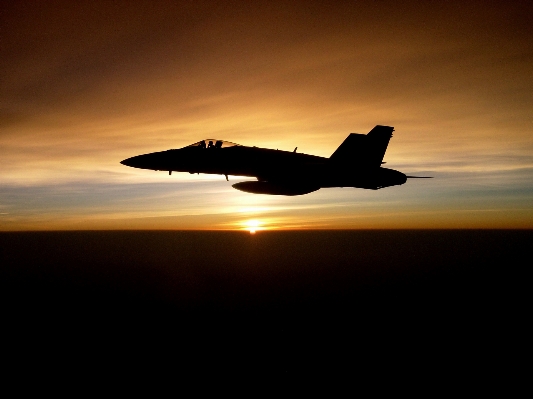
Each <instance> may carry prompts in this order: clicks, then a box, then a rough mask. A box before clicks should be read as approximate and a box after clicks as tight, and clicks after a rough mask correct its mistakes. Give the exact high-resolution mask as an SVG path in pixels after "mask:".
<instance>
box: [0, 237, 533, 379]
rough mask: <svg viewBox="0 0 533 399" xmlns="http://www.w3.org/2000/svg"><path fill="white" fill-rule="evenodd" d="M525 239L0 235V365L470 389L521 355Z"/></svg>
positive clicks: (527, 241)
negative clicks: (407, 381) (413, 382)
mask: <svg viewBox="0 0 533 399" xmlns="http://www.w3.org/2000/svg"><path fill="white" fill-rule="evenodd" d="M532 239H533V231H511V230H509V231H508V230H495V231H488V230H485V231H475V230H462V231H459V230H457V231H305V232H258V233H257V234H255V235H250V234H248V233H242V232H159V231H139V232H104V231H94V232H28V233H0V264H1V266H0V289H1V301H2V302H1V303H2V305H1V312H2V319H3V322H2V325H3V327H2V329H3V331H4V334H3V336H4V338H3V340H4V344H5V345H4V346H5V347H4V362H6V361H7V362H8V364H10V365H11V366H12V367H15V368H17V367H18V368H19V369H20V368H22V369H24V370H26V368H27V367H30V368H32V367H33V368H34V369H35V370H39V369H43V368H44V369H48V368H49V367H51V366H50V363H49V360H50V359H55V360H59V363H60V364H62V366H61V368H60V369H58V370H61V372H72V370H75V369H77V368H80V367H83V365H86V364H94V362H97V363H98V364H99V365H100V366H99V369H100V368H102V369H115V367H116V368H120V369H123V368H124V367H126V368H133V369H135V368H140V369H142V368H144V367H152V366H154V365H160V366H164V365H166V364H168V362H170V364H171V365H172V366H175V367H181V368H184V369H187V370H188V371H189V372H193V373H194V372H198V373H202V374H206V373H215V374H216V373H220V372H223V373H235V375H238V374H239V373H243V372H244V373H254V372H257V373H259V372H265V371H267V372H270V373H274V374H279V375H293V374H299V373H304V374H305V373H308V372H311V373H313V372H315V373H318V374H320V373H322V372H324V371H334V372H337V371H340V372H347V373H355V374H356V373H358V372H357V371H356V370H358V369H361V368H364V369H365V370H366V372H367V373H368V372H370V373H372V372H373V371H374V372H376V373H383V372H384V370H389V371H390V372H392V373H395V372H401V373H406V374H408V375H410V376H411V378H415V379H418V378H428V377H432V378H435V376H436V375H437V376H439V377H437V378H444V379H448V380H457V379H472V378H473V377H472V372H473V371H474V370H475V371H476V372H478V371H479V370H481V371H482V372H485V373H491V372H494V370H500V368H501V367H503V366H502V365H503V363H502V362H508V361H510V360H511V358H510V356H514V355H515V354H516V350H519V349H518V348H517V347H516V345H517V344H516V342H517V340H518V339H519V336H520V334H522V333H523V330H522V327H523V326H524V325H525V322H526V320H527V319H529V317H528V315H529V312H526V314H521V310H522V309H524V308H525V306H524V304H523V303H524V302H525V294H524V293H522V292H521V290H520V288H519V287H520V286H521V284H520V283H521V282H522V283H523V282H524V278H525V274H526V273H525V271H524V269H525V267H526V265H527V264H528V262H530V257H529V254H530V247H531V245H530V243H531V242H532ZM528 259H529V260H528ZM6 359H7V360H6ZM54 364H56V363H54ZM69 369H71V370H70V371H68V370H69ZM394 370H396V371H394ZM355 374H353V375H355ZM491 375H492V374H491Z"/></svg>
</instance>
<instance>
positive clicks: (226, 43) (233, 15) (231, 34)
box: [0, 1, 533, 229]
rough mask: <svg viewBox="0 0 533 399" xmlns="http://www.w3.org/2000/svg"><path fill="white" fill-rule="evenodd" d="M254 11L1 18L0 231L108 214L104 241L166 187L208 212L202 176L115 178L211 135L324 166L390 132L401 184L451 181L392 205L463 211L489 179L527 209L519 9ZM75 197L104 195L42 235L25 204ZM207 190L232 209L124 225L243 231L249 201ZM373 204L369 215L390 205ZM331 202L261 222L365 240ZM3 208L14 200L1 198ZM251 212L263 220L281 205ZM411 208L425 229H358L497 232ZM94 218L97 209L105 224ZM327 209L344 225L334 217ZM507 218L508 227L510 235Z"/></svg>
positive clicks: (28, 10)
mask: <svg viewBox="0 0 533 399" xmlns="http://www.w3.org/2000/svg"><path fill="white" fill-rule="evenodd" d="M253 4H254V5H253V6H252V4H251V3H250V4H248V3H246V2H223V3H219V2H185V1H184V2H170V1H169V2H164V1H161V2H157V3H153V2H134V3H131V2H124V3H121V2H112V3H109V2H76V3H72V2H65V1H57V2H5V3H3V4H2V6H1V7H2V10H1V12H0V15H1V16H0V18H1V20H0V21H1V26H2V41H1V43H0V60H1V61H0V79H1V80H0V82H1V84H0V105H1V106H0V159H1V160H2V161H1V167H2V168H1V172H0V189H1V190H2V197H1V198H0V207H1V208H0V210H2V209H6V208H9V212H11V213H9V212H7V211H6V212H7V213H9V214H11V215H12V212H15V213H17V212H19V213H18V214H19V216H18V217H17V218H16V219H9V220H10V221H9V222H8V221H7V216H6V212H3V213H2V215H0V228H1V229H21V228H29V229H33V228H43V229H46V228H70V227H68V226H70V225H71V224H69V223H71V222H65V223H63V224H61V223H59V224H58V223H56V222H54V223H55V224H53V223H52V224H51V222H50V220H62V219H61V218H62V217H63V216H64V219H65V220H67V219H68V220H70V221H72V223H73V224H76V222H75V221H76V218H77V217H78V216H79V217H80V218H81V217H82V215H89V216H83V218H84V220H89V219H90V220H91V222H90V223H85V224H84V223H81V224H80V223H78V225H80V226H83V227H80V228H86V227H87V226H89V225H90V226H97V227H98V226H100V227H102V226H104V224H102V223H103V222H95V220H100V221H101V220H103V219H105V218H106V217H107V216H102V215H103V214H105V215H107V214H108V213H109V214H113V215H114V216H113V218H112V221H111V218H109V220H108V219H106V220H107V221H106V222H105V227H106V228H121V224H120V223H121V222H123V221H125V220H130V219H131V215H132V213H131V212H134V213H135V212H137V211H136V210H135V209H136V205H135V204H136V203H137V201H140V199H139V198H137V197H136V195H137V194H136V191H135V189H133V187H134V186H135V185H136V184H139V185H140V186H139V187H145V186H143V185H146V184H148V183H150V182H153V184H157V185H158V187H166V186H167V185H168V184H170V183H169V182H170V181H172V185H173V187H174V188H173V189H175V190H176V193H178V194H179V193H183V194H185V193H188V194H187V195H186V197H187V198H203V196H206V195H207V196H209V194H206V190H207V191H208V190H209V184H207V185H205V184H203V181H204V180H201V179H200V180H198V176H188V175H178V176H174V175H173V176H172V177H171V179H172V180H169V177H168V176H166V175H165V174H164V173H160V174H158V173H156V172H147V171H138V170H133V169H131V168H126V167H124V166H122V165H120V164H119V161H120V160H122V159H124V158H127V157H129V156H132V155H136V154H140V153H147V152H151V151H160V150H165V149H168V148H179V147H182V146H185V145H187V144H190V143H192V142H195V141H198V140H199V139H202V138H207V137H215V138H222V139H225V140H229V141H233V142H237V143H242V144H244V145H256V146H261V147H270V148H279V149H285V150H292V149H293V148H294V147H296V146H298V148H299V151H301V152H305V153H310V154H315V155H321V156H329V155H331V153H332V152H333V151H334V150H335V148H336V147H337V146H338V145H339V144H340V143H341V142H342V140H344V138H345V137H346V136H347V135H348V133H350V132H359V133H366V132H367V131H368V130H370V129H371V128H372V127H373V126H374V125H376V124H386V125H391V126H395V128H396V132H395V135H394V138H393V139H392V140H391V143H390V145H389V149H388V151H387V155H386V159H385V160H386V161H387V166H390V167H392V168H397V169H399V170H402V171H404V172H406V173H408V174H415V173H416V172H422V173H423V174H430V175H435V176H442V175H441V174H442V173H444V174H445V175H446V176H451V177H450V179H451V180H450V181H452V183H449V181H448V180H446V182H443V181H442V180H440V181H437V179H434V180H432V181H431V183H427V182H424V183H423V184H420V181H416V182H415V181H413V182H412V181H409V182H408V183H407V184H406V185H405V186H402V187H398V188H394V190H395V191H394V192H395V195H398V193H399V192H401V190H405V192H409V195H407V196H406V197H405V198H404V200H405V201H406V202H408V201H412V200H413V198H415V197H416V195H421V194H420V193H421V192H422V191H423V190H431V191H434V190H439V189H438V187H441V186H444V187H446V188H447V189H449V190H450V191H449V192H454V193H456V195H458V196H461V195H465V194H464V192H465V191H462V190H461V189H462V188H465V190H466V191H468V189H467V188H468V187H469V186H471V185H476V184H477V183H476V182H477V181H479V180H481V181H484V180H486V179H493V180H494V181H495V182H498V181H500V180H499V179H500V177H499V176H500V174H499V173H500V171H507V172H506V173H507V175H506V177H505V179H508V181H513V182H515V183H514V184H515V186H513V187H514V190H515V192H516V193H521V194H517V195H519V196H521V197H520V198H522V200H521V201H522V202H521V203H527V201H531V193H530V191H531V190H529V189H526V190H524V186H525V187H527V188H530V187H531V183H530V182H531V181H533V179H532V178H533V173H532V164H533V162H532V160H533V135H531V129H532V125H531V121H532V119H531V117H532V115H531V110H532V109H533V107H532V105H533V101H532V93H533V81H532V78H531V72H530V71H531V70H532V69H533V44H532V42H531V41H530V40H528V38H530V37H531V36H532V33H533V32H532V27H531V24H530V21H529V15H531V11H532V8H531V5H530V4H529V3H528V2H515V3H513V4H506V5H503V4H502V5H501V6H499V5H498V4H496V5H494V4H492V5H490V6H487V5H486V4H485V3H476V2H468V4H464V3H463V2H446V3H445V4H420V3H418V2H412V3H409V2H408V3H403V4H402V5H399V4H397V3H392V2H391V3H386V2H385V3H384V2H380V3H377V4H376V3H374V2H355V3H354V2H338V3H336V5H335V6H333V7H332V6H331V5H329V4H327V3H323V2H318V1H317V2H313V1H312V2H291V3H290V4H285V2H260V3H253ZM256 4H257V5H256ZM513 171H516V172H513ZM453 176H462V177H461V178H457V179H455V180H454V179H453V178H452V177H453ZM464 176H468V178H463V177H464ZM491 176H492V177H491ZM524 176H525V177H524ZM213 178H215V181H216V177H213V176H207V177H205V178H204V179H208V180H212V179H213ZM80 182H82V184H89V185H91V187H101V189H96V191H97V192H99V193H100V194H99V195H98V196H96V195H94V196H89V197H88V198H87V200H86V201H85V200H82V199H81V197H78V196H76V195H74V196H73V198H77V199H76V201H74V202H72V203H71V204H70V205H69V206H68V207H67V206H66V205H64V204H63V202H62V200H61V201H59V203H60V204H63V205H61V206H57V207H56V208H54V210H53V212H52V213H53V216H52V217H51V218H50V219H46V218H44V217H43V219H42V220H40V219H38V216H39V215H44V213H41V212H45V209H46V208H47V205H46V204H47V202H46V201H48V200H43V202H39V201H38V200H37V199H36V200H32V201H30V202H28V203H27V202H25V201H22V198H23V197H24V195H32V190H40V189H43V190H45V191H46V192H47V193H48V194H46V195H45V196H44V197H45V198H47V195H51V196H53V193H54V192H56V193H57V196H58V197H59V198H62V196H63V195H64V192H65V191H64V190H65V187H69V185H70V186H72V187H76V186H77V185H78V184H80ZM83 182H84V183H83ZM195 182H198V183H197V184H196V183H195ZM216 184H217V185H216V187H219V186H218V184H219V183H216ZM221 184H225V182H222V183H221ZM449 184H451V186H450V185H449ZM113 185H117V186H118V187H122V188H126V187H127V188H128V189H127V190H124V193H123V195H124V196H123V199H124V201H125V204H127V203H128V201H131V208H132V210H126V209H128V206H127V205H124V204H122V205H121V206H120V207H119V206H118V205H117V204H116V203H115V202H113V200H111V198H113V195H114V194H113V192H114V189H111V188H110V187H112V186H113ZM415 186H416V189H415V188H414V187H415ZM221 187H223V188H221V189H223V190H227V191H224V193H226V192H227V193H228V194H224V195H225V196H227V198H228V202H229V203H230V204H229V205H228V206H229V208H227V209H232V210H231V211H221V208H220V207H219V206H217V204H216V202H215V201H213V202H209V201H207V202H202V201H201V200H197V201H196V202H197V203H198V204H201V205H198V206H196V207H195V209H196V211H195V214H194V215H188V216H187V217H186V219H187V221H186V222H185V221H184V220H185V219H183V218H185V215H182V214H179V215H177V216H176V218H175V219H174V222H169V221H164V222H162V219H160V218H159V216H157V215H160V214H162V213H165V212H166V210H165V209H167V208H165V206H166V205H165V202H164V201H163V200H161V198H160V197H157V195H158V194H157V193H158V192H159V191H158V190H159V189H155V191H156V194H155V196H156V197H157V199H154V200H153V201H151V202H150V207H149V208H148V209H146V210H145V211H144V212H146V221H145V222H143V223H142V224H137V225H136V224H131V223H130V225H131V226H133V225H135V226H137V227H139V226H140V227H143V228H148V227H149V226H150V223H153V226H152V228H159V227H161V228H163V227H164V228H221V226H233V225H234V224H232V223H237V224H238V223H239V220H240V219H239V218H240V217H241V216H242V215H240V214H239V212H237V211H234V210H233V209H235V208H238V206H237V207H235V206H232V205H231V203H234V204H239V203H240V202H241V201H248V200H244V198H247V196H246V195H242V194H241V193H237V192H235V193H234V192H233V191H234V190H232V189H229V188H227V187H226V186H221ZM411 187H413V188H411ZM24 190H28V191H24ZM119 190H120V188H119ZM165 190H166V189H165ZM397 190H400V191H397ZM412 190H415V192H413V191H412ZM502 190H503V191H502V192H507V191H506V190H507V188H502ZM141 191H142V190H141ZM386 191H387V190H380V191H379V192H378V194H379V195H376V196H371V198H372V200H371V201H378V199H379V198H388V196H389V195H388V194H386ZM329 192H331V193H332V194H327V193H329ZM338 192H339V190H321V191H319V192H318V193H314V194H310V195H309V196H305V197H297V198H292V199H290V200H288V199H283V201H282V202H283V203H284V205H283V206H281V207H280V208H274V209H276V211H275V212H277V213H276V214H275V215H274V214H272V215H270V217H272V218H275V220H277V221H278V222H276V223H277V224H275V226H279V227H284V226H286V227H289V226H304V227H305V226H307V227H331V228H336V227H338V228H340V227H342V228H345V227H361V226H362V224H360V223H359V222H358V221H357V220H359V219H357V218H356V217H355V216H353V215H354V214H355V213H357V212H359V208H358V206H359V205H360V201H361V198H366V196H367V195H368V194H367V193H366V192H364V191H363V190H352V191H350V194H349V195H345V194H344V192H343V194H342V195H339V194H338ZM23 193H26V194H23ZM416 193H418V194H416ZM483 193H484V194H483ZM411 195H412V196H411ZM443 195H444V196H445V197H446V198H449V196H448V195H446V194H443ZM478 195H479V196H481V197H482V196H483V195H485V196H486V198H494V195H495V193H494V192H493V191H491V190H487V191H483V190H481V191H480V193H479V194H478ZM21 196H22V197H21ZM15 197H16V198H18V199H17V201H12V200H10V199H9V198H15ZM248 197H249V196H248ZM422 197H424V195H423V194H422ZM496 197H497V198H498V200H497V201H495V202H494V203H493V204H492V206H491V207H488V206H487V205H486V204H484V203H483V201H481V202H480V201H477V200H476V201H474V200H471V199H469V197H468V196H465V197H463V198H464V199H465V201H467V202H468V201H473V202H470V203H471V205H472V207H471V208H472V209H478V208H479V209H480V210H483V209H489V208H490V209H496V210H498V209H500V210H502V212H504V210H506V209H508V208H509V206H508V203H507V201H508V197H506V194H503V195H501V196H496ZM250 198H254V200H253V201H256V202H257V203H259V204H263V203H264V202H266V203H270V202H269V201H274V202H276V201H278V200H277V199H276V200H273V199H271V200H263V199H262V196H251V197H250ZM424 198H426V200H425V202H422V203H417V206H418V207H420V208H419V210H417V211H416V212H422V213H423V212H425V210H427V215H426V216H424V217H418V216H416V215H415V216H413V213H410V212H412V211H407V210H406V209H405V204H403V205H402V204H399V203H397V202H395V203H389V204H380V206H381V208H379V209H381V211H382V212H383V214H390V215H402V212H405V213H404V214H403V215H404V216H395V217H394V218H393V217H390V218H389V219H387V218H383V217H380V216H379V211H376V212H375V213H369V214H367V216H365V218H366V219H367V220H368V224H365V225H364V226H366V227H368V226H372V223H375V226H382V227H387V222H386V220H391V221H392V220H393V219H394V220H397V222H391V224H390V227H396V226H403V227H409V226H410V222H409V221H410V220H418V222H416V223H414V222H413V223H414V224H413V226H416V227H424V226H426V227H431V226H434V225H438V226H458V227H460V226H461V223H465V226H468V227H470V226H475V225H479V226H489V225H491V223H492V222H490V220H494V223H495V224H497V225H498V226H503V227H505V226H506V220H507V219H506V218H505V217H500V216H498V217H496V218H494V217H493V216H491V215H492V213H491V212H486V213H485V214H484V217H485V216H486V217H487V221H483V223H481V222H480V218H479V217H478V216H475V217H474V216H472V217H473V220H475V222H465V220H467V219H468V217H466V216H464V215H463V213H461V215H457V217H456V219H454V218H455V216H453V215H454V214H453V212H448V213H447V205H446V203H443V202H435V201H436V199H434V198H432V197H431V196H428V197H424ZM476 198H477V197H476ZM513 198H514V197H513ZM160 201H161V202H160ZM174 201H175V203H176V207H177V208H184V209H188V206H189V205H188V202H187V201H189V200H184V199H183V198H181V199H180V196H179V195H176V198H175V199H174ZM191 201H193V200H192V199H191ZM513 201H514V200H513ZM489 202H490V201H489ZM29 203H31V206H30V205H28V204H29ZM140 203H143V202H142V201H141V202H140ZM339 203H343V204H344V203H348V204H350V205H349V206H338V204H339ZM24 204H26V205H24ZM102 204H108V205H105V206H104V208H106V210H105V212H103V213H102V211H101V210H100V208H99V207H100V206H101V205H102ZM290 204H292V205H290ZM295 204H296V205H295ZM313 204H315V205H316V207H314V208H313V207H312V205H313ZM318 204H320V206H319V205H318ZM323 204H325V205H323ZM265 206H268V205H265ZM272 206H274V205H272ZM310 206H311V207H310ZM513 206H514V205H513ZM114 207H118V208H114ZM295 207H296V208H298V209H299V210H300V211H298V210H296V209H295ZM30 208H31V209H33V211H31V212H30V210H29V209H30ZM67 208H68V209H67ZM466 208H468V207H466ZM519 208H520V207H519ZM526 208H527V207H526ZM311 209H313V210H311ZM339 209H342V211H339ZM513 209H514V208H513ZM338 211H339V212H341V214H340V216H338V217H337V216H331V215H332V214H336V212H338ZM28 212H30V213H31V215H33V216H31V217H30V216H28V215H30V213H28ZM91 212H94V214H91ZM298 212H300V213H298ZM343 212H344V213H343ZM438 212H441V213H442V214H443V215H446V214H447V215H448V216H447V217H449V218H451V219H450V220H447V221H445V220H444V219H445V217H444V216H434V217H435V220H438V221H439V222H438V223H437V222H435V223H433V222H432V219H431V218H432V216H431V215H436V213H438ZM461 212H463V210H461ZM520 212H521V211H516V212H515V213H516V214H517V215H519V214H520ZM252 213H253V212H252ZM267 213H274V212H267ZM497 213H498V212H497ZM24 215H26V216H24ZM90 215H92V216H90ZM97 215H100V216H97ZM121 215H122V216H121ZM150 215H152V219H150V217H151V216H150ZM201 215H211V217H210V218H205V217H203V216H201ZM213 215H217V216H216V217H213ZM408 215H410V216H408ZM252 216H253V215H252ZM522 216H523V220H524V221H525V222H524V223H523V225H524V226H526V227H527V226H529V227H531V225H532V222H533V219H532V218H531V213H530V212H525V211H524V212H523V214H522ZM143 217H144V216H143ZM87 218H88V219H87ZM91 218H92V219H91ZM158 218H159V219H158ZM161 218H163V216H161ZM180 218H182V219H180ZM291 218H292V219H291ZM298 218H300V219H301V220H303V221H300V222H297V220H300V219H298ZM465 218H466V219H465ZM491 218H492V219H491ZM517 219H518V217H515V216H513V217H510V218H509V219H508V222H509V226H511V225H512V226H514V225H515V221H516V220H517ZM39 220H40V221H39ZM80 220H81V219H80ZM150 220H152V222H150ZM207 220H210V221H212V220H216V221H215V222H209V223H208V222H207ZM272 220H274V219H272ZM400 220H401V221H402V222H401V223H400ZM282 221H283V222H282ZM496 221H497V222H496ZM91 223H92V224H91ZM99 223H100V224H99ZM476 223H477V224H476ZM270 225H272V226H274V223H271V224H270ZM24 226H25V227H24ZM364 226H363V227H364ZM87 228H88V227H87ZM132 228H133V227H132Z"/></svg>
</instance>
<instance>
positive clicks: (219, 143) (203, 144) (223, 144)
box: [185, 139, 239, 148]
mask: <svg viewBox="0 0 533 399" xmlns="http://www.w3.org/2000/svg"><path fill="white" fill-rule="evenodd" d="M236 145H239V144H235V143H230V142H229V141H224V140H216V139H206V140H202V141H199V142H197V143H194V144H191V145H188V146H187V147H185V148H189V147H199V148H228V147H233V146H236Z"/></svg>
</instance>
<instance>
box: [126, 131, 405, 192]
mask: <svg viewBox="0 0 533 399" xmlns="http://www.w3.org/2000/svg"><path fill="white" fill-rule="evenodd" d="M393 131H394V128H393V127H391V126H381V125H377V126H375V127H374V128H373V129H372V130H371V131H370V132H368V133H367V134H358V133H350V135H349V136H348V137H347V138H346V140H344V142H343V143H342V144H341V145H340V146H339V148H337V149H336V150H335V152H334V153H333V154H332V155H331V156H330V157H329V158H324V157H319V156H314V155H307V154H300V153H297V152H296V150H297V148H295V149H294V151H292V152H289V151H280V150H272V149H267V148H258V147H247V146H243V145H239V144H235V143H230V142H227V141H223V140H214V139H207V140H202V141H199V142H197V143H194V144H191V145H188V146H186V147H183V148H180V149H171V150H167V151H161V152H153V153H150V154H144V155H137V156H135V157H131V158H128V159H125V160H123V161H122V162H120V163H121V164H123V165H127V166H131V167H134V168H141V169H151V170H164V171H168V172H169V174H172V172H173V171H175V172H189V173H191V174H194V173H209V174H220V175H225V176H226V180H228V176H229V175H233V176H248V177H255V178H257V181H244V182H240V183H235V184H233V186H232V187H234V188H236V189H237V190H240V191H244V192H247V193H253V194H272V195H302V194H308V193H311V192H313V191H317V190H319V189H321V188H329V187H356V188H365V189H371V190H378V189H380V188H384V187H390V186H397V185H401V184H404V183H405V182H406V181H407V178H410V177H415V176H406V175H405V174H403V173H401V172H399V171H397V170H393V169H387V168H383V167H382V166H381V165H382V164H384V163H385V162H383V157H384V156H385V151H386V150H387V146H388V144H389V140H390V138H391V137H392V132H393Z"/></svg>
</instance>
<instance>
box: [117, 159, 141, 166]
mask: <svg viewBox="0 0 533 399" xmlns="http://www.w3.org/2000/svg"><path fill="white" fill-rule="evenodd" d="M135 158H137V157H131V158H126V159H125V160H123V161H120V163H121V164H122V165H126V166H131V167H132V168H136V167H137V163H136V162H135Z"/></svg>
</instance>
